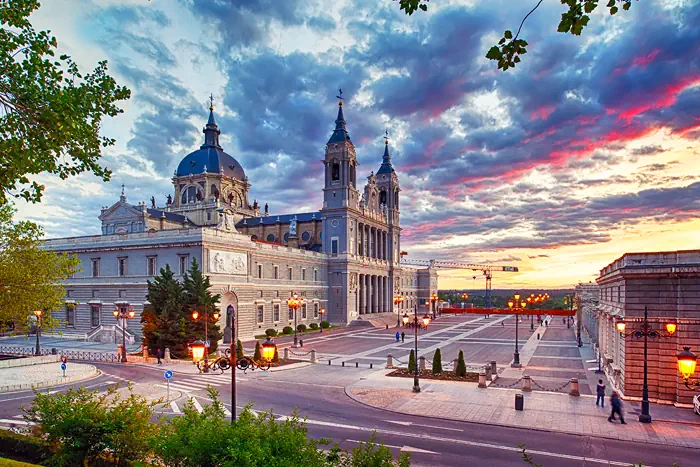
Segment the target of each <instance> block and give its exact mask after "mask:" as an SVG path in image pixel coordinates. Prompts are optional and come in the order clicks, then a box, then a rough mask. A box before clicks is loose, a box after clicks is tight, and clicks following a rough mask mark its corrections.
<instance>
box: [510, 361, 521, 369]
mask: <svg viewBox="0 0 700 467" xmlns="http://www.w3.org/2000/svg"><path fill="white" fill-rule="evenodd" d="M510 367H511V368H522V367H523V366H522V365H521V364H520V363H515V362H513V363H511V364H510Z"/></svg>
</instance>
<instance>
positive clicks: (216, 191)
mask: <svg viewBox="0 0 700 467" xmlns="http://www.w3.org/2000/svg"><path fill="white" fill-rule="evenodd" d="M214 199H215V200H217V201H219V189H218V188H216V187H214Z"/></svg>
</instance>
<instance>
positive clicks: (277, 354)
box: [272, 346, 280, 363]
mask: <svg viewBox="0 0 700 467" xmlns="http://www.w3.org/2000/svg"><path fill="white" fill-rule="evenodd" d="M279 361H280V354H279V352H277V346H275V354H274V355H273V356H272V363H279Z"/></svg>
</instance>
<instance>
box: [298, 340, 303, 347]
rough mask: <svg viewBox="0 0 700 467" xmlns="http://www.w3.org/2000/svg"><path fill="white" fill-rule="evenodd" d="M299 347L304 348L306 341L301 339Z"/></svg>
mask: <svg viewBox="0 0 700 467" xmlns="http://www.w3.org/2000/svg"><path fill="white" fill-rule="evenodd" d="M299 347H304V340H303V339H299Z"/></svg>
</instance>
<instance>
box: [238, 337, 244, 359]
mask: <svg viewBox="0 0 700 467" xmlns="http://www.w3.org/2000/svg"><path fill="white" fill-rule="evenodd" d="M236 358H243V343H241V340H240V339H238V340H237V341H236Z"/></svg>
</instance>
